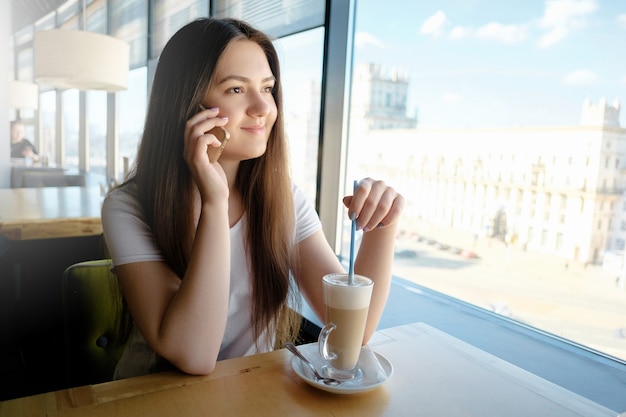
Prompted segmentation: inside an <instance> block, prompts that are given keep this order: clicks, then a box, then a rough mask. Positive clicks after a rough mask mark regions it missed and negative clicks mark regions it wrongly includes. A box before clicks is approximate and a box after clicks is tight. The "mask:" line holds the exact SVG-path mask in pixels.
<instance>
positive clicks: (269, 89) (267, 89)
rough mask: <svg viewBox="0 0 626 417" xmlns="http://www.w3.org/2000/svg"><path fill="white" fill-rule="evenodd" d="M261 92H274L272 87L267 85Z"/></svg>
mask: <svg viewBox="0 0 626 417" xmlns="http://www.w3.org/2000/svg"><path fill="white" fill-rule="evenodd" d="M263 91H264V92H266V93H271V92H272V91H274V86H273V85H269V86H267V87H265V88H263Z"/></svg>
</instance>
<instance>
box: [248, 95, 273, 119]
mask: <svg viewBox="0 0 626 417" xmlns="http://www.w3.org/2000/svg"><path fill="white" fill-rule="evenodd" d="M268 100H272V101H273V100H274V96H272V95H271V94H262V93H260V92H258V93H255V94H254V95H253V96H252V98H251V101H250V104H249V106H248V114H249V115H250V116H267V115H268V114H269V112H270V108H271V107H270V103H269V101H268Z"/></svg>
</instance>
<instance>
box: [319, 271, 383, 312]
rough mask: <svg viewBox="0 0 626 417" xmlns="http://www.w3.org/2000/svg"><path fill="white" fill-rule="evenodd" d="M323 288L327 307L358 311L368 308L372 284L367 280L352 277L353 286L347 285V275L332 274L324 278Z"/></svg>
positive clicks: (361, 277)
mask: <svg viewBox="0 0 626 417" xmlns="http://www.w3.org/2000/svg"><path fill="white" fill-rule="evenodd" d="M329 283H332V284H333V285H329ZM324 286H325V287H326V290H325V300H324V302H325V304H326V305H327V306H329V307H332V308H340V309H344V310H358V309H361V308H367V307H369V305H370V299H371V297H372V287H373V286H374V283H373V281H372V280H370V279H369V278H366V277H364V276H361V275H354V285H348V275H347V274H332V275H327V276H325V277H324ZM329 287H330V288H329ZM329 289H330V291H329Z"/></svg>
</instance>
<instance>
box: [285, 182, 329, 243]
mask: <svg viewBox="0 0 626 417" xmlns="http://www.w3.org/2000/svg"><path fill="white" fill-rule="evenodd" d="M291 189H292V192H293V205H294V210H295V214H296V234H295V243H296V244H298V243H300V242H302V241H303V240H304V239H306V238H307V237H309V236H311V235H312V234H313V233H315V232H317V231H318V230H320V229H321V228H322V222H321V221H320V218H319V215H318V214H317V211H315V207H314V206H313V203H312V202H311V200H310V199H309V198H308V196H307V195H306V194H305V193H304V191H303V190H302V189H301V188H300V187H299V186H297V185H295V184H293V185H292V187H291Z"/></svg>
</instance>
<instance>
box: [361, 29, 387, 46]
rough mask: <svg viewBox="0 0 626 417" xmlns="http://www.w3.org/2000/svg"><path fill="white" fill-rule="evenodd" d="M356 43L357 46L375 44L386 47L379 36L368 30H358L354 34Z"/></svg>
mask: <svg viewBox="0 0 626 417" xmlns="http://www.w3.org/2000/svg"><path fill="white" fill-rule="evenodd" d="M354 43H355V45H356V47H357V48H365V47H368V46H375V47H378V48H385V44H384V43H383V42H381V41H380V40H379V39H378V38H377V37H375V36H374V35H372V34H371V33H367V32H357V33H356V35H355V36H354Z"/></svg>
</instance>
